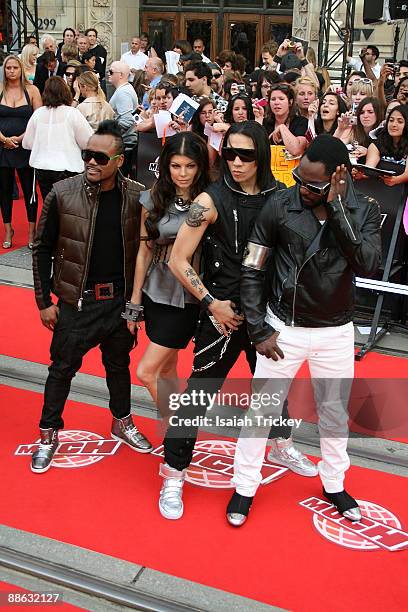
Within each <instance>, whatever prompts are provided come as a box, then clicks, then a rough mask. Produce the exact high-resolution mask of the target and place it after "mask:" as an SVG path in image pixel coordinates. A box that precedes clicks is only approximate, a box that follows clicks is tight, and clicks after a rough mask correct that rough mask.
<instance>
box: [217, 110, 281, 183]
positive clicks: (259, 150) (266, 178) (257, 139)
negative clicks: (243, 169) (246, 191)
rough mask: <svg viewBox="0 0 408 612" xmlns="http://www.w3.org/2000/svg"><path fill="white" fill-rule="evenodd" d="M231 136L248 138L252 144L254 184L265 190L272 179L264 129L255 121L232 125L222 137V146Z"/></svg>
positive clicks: (269, 152) (266, 136) (268, 149)
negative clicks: (255, 170)
mask: <svg viewBox="0 0 408 612" xmlns="http://www.w3.org/2000/svg"><path fill="white" fill-rule="evenodd" d="M233 134H242V135H243V136H248V138H250V139H251V140H252V142H253V143H254V149H255V150H256V160H257V161H256V163H257V174H256V182H257V185H258V187H259V189H261V190H263V189H267V188H268V187H269V186H270V184H271V182H272V179H273V174H272V170H271V143H270V141H269V138H268V134H267V133H266V130H265V128H264V127H263V126H262V125H261V124H260V123H258V122H257V121H242V122H241V123H233V124H232V125H231V127H230V128H229V130H228V131H227V133H226V134H225V136H224V146H228V139H229V137H230V136H232V135H233ZM223 168H224V174H226V173H228V174H229V168H228V164H227V162H226V161H225V160H224V159H223Z"/></svg>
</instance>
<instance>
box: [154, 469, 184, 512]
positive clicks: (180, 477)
mask: <svg viewBox="0 0 408 612" xmlns="http://www.w3.org/2000/svg"><path fill="white" fill-rule="evenodd" d="M159 474H160V476H163V485H162V488H161V489H160V499H159V510H160V514H161V515H162V516H164V518H166V519H173V520H176V519H179V518H181V517H182V516H183V510H184V506H183V498H182V495H183V484H184V479H185V475H186V470H182V471H179V470H176V469H174V468H172V467H170V466H169V465H168V464H167V463H162V464H161V465H160V470H159Z"/></svg>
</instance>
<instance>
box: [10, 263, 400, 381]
mask: <svg viewBox="0 0 408 612" xmlns="http://www.w3.org/2000/svg"><path fill="white" fill-rule="evenodd" d="M0 262H1V259H0ZM17 321H18V324H17ZM50 342H51V333H50V332H49V331H48V330H47V329H46V328H45V327H43V326H42V325H41V321H40V317H39V313H38V309H37V306H36V304H35V300H34V294H33V291H32V290H31V289H21V288H18V287H4V286H3V287H0V354H3V355H9V356H11V357H18V358H19V359H26V360H28V361H35V362H37V363H46V364H48V363H49V358H50V355H49V345H50ZM146 345H147V338H146V335H145V333H144V331H141V332H140V333H139V344H138V346H137V347H136V349H135V350H134V351H133V354H132V365H131V373H132V382H133V383H136V384H137V383H138V382H139V381H138V380H137V378H136V366H137V364H138V362H139V360H140V358H141V356H142V355H143V352H144V350H145V348H146ZM191 364H192V345H190V346H189V347H188V348H187V349H186V350H185V351H180V353H179V376H180V378H187V377H188V376H189V375H190V372H191ZM407 364H408V361H407V360H406V359H403V358H398V357H390V356H388V355H380V354H378V353H369V354H368V355H367V357H366V358H365V359H364V360H363V361H361V362H356V376H357V377H361V378H403V379H405V378H406V377H407ZM81 372H84V373H85V374H94V375H96V376H102V377H104V376H105V372H104V368H103V366H102V362H101V358H100V351H99V349H98V348H96V349H94V350H92V351H90V352H89V353H88V355H86V357H85V359H84V361H83V365H82V369H81ZM248 376H250V371H249V368H248V365H247V363H246V359H245V357H244V356H243V355H241V357H240V359H239V360H238V362H237V363H236V364H235V366H234V368H233V369H232V371H231V373H230V377H231V378H245V377H248ZM300 376H301V377H308V369H307V368H306V367H304V368H302V370H301V372H300Z"/></svg>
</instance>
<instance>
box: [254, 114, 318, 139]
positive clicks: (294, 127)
mask: <svg viewBox="0 0 408 612" xmlns="http://www.w3.org/2000/svg"><path fill="white" fill-rule="evenodd" d="M264 127H265V129H266V131H267V132H268V136H270V135H271V134H272V132H273V131H274V129H275V122H274V121H271V120H270V119H269V120H268V119H267V120H265V122H264ZM288 128H289V131H290V132H291V133H292V134H293V135H294V136H304V135H305V134H306V132H307V128H308V122H307V119H306V117H300V116H296V117H294V118H293V119H292V121H291V122H290V123H289V125H288Z"/></svg>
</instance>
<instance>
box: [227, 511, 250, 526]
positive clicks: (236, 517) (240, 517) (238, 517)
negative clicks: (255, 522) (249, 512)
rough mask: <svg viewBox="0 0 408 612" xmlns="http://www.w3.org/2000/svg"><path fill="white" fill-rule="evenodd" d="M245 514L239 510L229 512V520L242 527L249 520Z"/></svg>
mask: <svg viewBox="0 0 408 612" xmlns="http://www.w3.org/2000/svg"><path fill="white" fill-rule="evenodd" d="M247 518H248V517H247V516H245V514H239V513H238V512H227V521H228V522H229V524H230V525H232V526H233V527H241V525H243V524H244V523H245V521H246V520H247Z"/></svg>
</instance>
